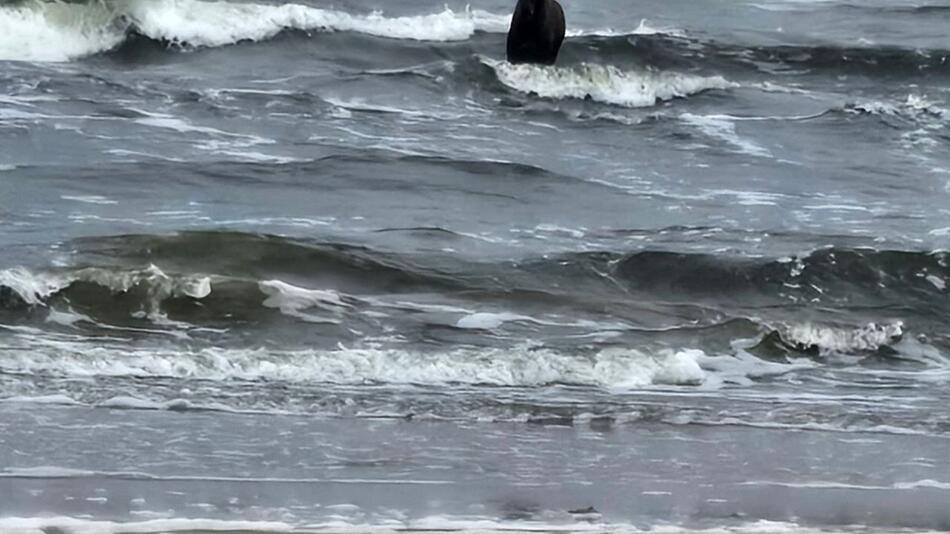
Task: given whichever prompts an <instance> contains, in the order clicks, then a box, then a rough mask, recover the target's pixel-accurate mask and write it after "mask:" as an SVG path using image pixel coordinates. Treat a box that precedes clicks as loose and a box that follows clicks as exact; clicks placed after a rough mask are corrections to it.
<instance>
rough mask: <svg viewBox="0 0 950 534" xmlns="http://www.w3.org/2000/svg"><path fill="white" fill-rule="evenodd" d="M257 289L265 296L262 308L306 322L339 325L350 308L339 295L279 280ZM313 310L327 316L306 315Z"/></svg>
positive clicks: (261, 284)
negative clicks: (272, 309) (324, 313)
mask: <svg viewBox="0 0 950 534" xmlns="http://www.w3.org/2000/svg"><path fill="white" fill-rule="evenodd" d="M258 287H259V288H260V290H261V292H262V293H264V294H265V295H267V298H266V299H265V300H264V306H266V307H268V308H275V309H278V310H280V311H281V313H285V314H287V315H290V316H293V317H297V318H298V319H303V320H304V321H308V322H313V323H332V324H337V323H340V320H341V317H342V316H343V313H344V312H345V310H346V309H347V308H349V307H350V305H349V304H347V303H346V302H345V301H344V300H343V297H342V296H341V295H340V294H339V293H337V292H336V291H333V290H330V289H305V288H302V287H297V286H294V285H291V284H288V283H286V282H282V281H280V280H267V281H264V282H261V283H259V284H258ZM313 309H319V310H322V311H324V312H327V313H328V314H329V316H327V315H316V314H314V313H307V310H313Z"/></svg>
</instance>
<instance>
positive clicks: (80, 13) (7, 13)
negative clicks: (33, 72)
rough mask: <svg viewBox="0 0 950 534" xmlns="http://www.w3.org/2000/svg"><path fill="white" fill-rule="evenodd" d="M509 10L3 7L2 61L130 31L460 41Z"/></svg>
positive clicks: (163, 4) (116, 4) (224, 41)
mask: <svg viewBox="0 0 950 534" xmlns="http://www.w3.org/2000/svg"><path fill="white" fill-rule="evenodd" d="M507 26H508V16H505V15H496V14H492V13H489V12H486V11H481V10H471V9H468V10H465V11H462V12H455V11H452V10H451V9H448V8H446V9H444V10H443V11H441V12H438V13H431V14H423V15H417V16H402V17H387V16H385V15H383V14H382V13H379V12H373V13H367V14H352V13H347V12H345V11H337V10H332V9H320V8H314V7H308V6H304V5H298V4H284V5H280V6H276V5H260V4H252V3H247V4H245V3H230V2H225V1H217V2H215V1H202V0H131V1H128V2H120V1H117V0H116V1H107V0H100V1H92V2H86V3H69V4H62V3H58V2H56V3H53V2H41V1H38V0H34V1H31V2H26V3H23V4H21V5H18V6H16V7H6V8H0V30H2V33H0V35H2V37H0V60H20V61H67V60H70V59H75V58H79V57H83V56H88V55H92V54H96V53H99V52H105V51H107V50H111V49H112V48H115V47H116V46H118V45H119V44H120V43H122V42H123V41H124V40H125V39H126V38H127V36H128V35H129V34H130V33H138V34H141V35H144V36H145V37H147V38H149V39H153V40H156V41H162V42H166V43H169V44H173V45H179V46H190V47H216V46H224V45H229V44H234V43H238V42H241V41H262V40H266V39H270V38H272V37H274V36H275V35H277V34H279V33H281V32H283V31H285V30H299V31H351V32H359V33H364V34H368V35H374V36H378V37H388V38H393V39H413V40H421V41H458V40H464V39H468V38H469V37H471V36H472V35H473V34H474V33H475V32H477V31H492V32H503V31H506V30H507Z"/></svg>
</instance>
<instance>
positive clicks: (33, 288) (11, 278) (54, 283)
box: [0, 265, 211, 321]
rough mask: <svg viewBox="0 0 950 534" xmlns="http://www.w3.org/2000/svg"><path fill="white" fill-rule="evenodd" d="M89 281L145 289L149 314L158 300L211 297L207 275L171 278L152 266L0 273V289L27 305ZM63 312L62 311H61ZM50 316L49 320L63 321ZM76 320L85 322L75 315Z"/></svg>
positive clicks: (119, 290) (117, 288)
mask: <svg viewBox="0 0 950 534" xmlns="http://www.w3.org/2000/svg"><path fill="white" fill-rule="evenodd" d="M78 281H82V282H89V283H93V284H96V285H100V286H102V287H106V288H109V289H110V290H111V291H113V292H115V293H124V292H127V291H129V290H131V289H132V288H133V287H136V286H139V285H144V286H146V287H147V288H148V295H149V301H148V302H147V303H146V304H148V306H149V309H148V310H146V311H147V312H148V313H149V314H151V313H153V312H156V311H157V310H158V306H159V304H160V303H161V301H163V300H165V299H167V298H171V297H191V298H195V299H203V298H205V297H207V296H208V295H210V294H211V279H210V278H209V277H206V276H184V277H171V276H168V275H167V274H165V273H164V272H162V270H161V269H159V268H158V267H156V266H155V265H151V266H149V267H148V268H146V269H141V270H130V271H117V270H111V269H102V268H95V267H90V268H86V269H79V270H76V271H71V272H69V273H34V272H32V271H29V270H27V269H24V268H21V267H16V268H13V269H5V270H0V287H7V288H9V289H10V290H12V291H13V292H14V293H16V294H17V295H19V297H20V298H21V299H22V300H23V301H24V302H25V303H27V304H29V305H34V306H36V305H40V306H42V305H45V302H46V299H47V298H49V297H50V296H51V295H53V294H55V293H58V292H59V291H62V290H63V289H65V288H67V287H69V285H70V284H72V283H74V282H78ZM64 313H65V312H64ZM63 318H64V317H58V316H56V315H53V316H52V317H51V319H52V320H54V321H55V320H56V319H63ZM76 319H77V320H82V319H85V317H84V316H77V317H76Z"/></svg>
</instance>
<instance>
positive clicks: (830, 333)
mask: <svg viewBox="0 0 950 534" xmlns="http://www.w3.org/2000/svg"><path fill="white" fill-rule="evenodd" d="M903 335H904V324H903V323H902V322H901V321H895V322H893V323H886V324H875V323H872V324H868V325H865V326H863V327H861V328H855V329H848V328H834V327H829V326H822V325H816V324H812V323H803V324H796V325H792V326H789V327H788V328H787V329H786V330H785V332H784V333H783V337H785V338H786V340H787V341H789V342H791V343H795V344H798V345H801V346H804V347H816V348H817V349H818V350H819V351H820V352H821V353H822V354H827V353H844V354H847V353H854V352H865V351H875V350H878V349H879V348H881V347H883V346H886V345H893V344H894V343H895V342H897V341H898V340H900V338H901V337H902V336H903Z"/></svg>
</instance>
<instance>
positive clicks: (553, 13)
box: [508, 0, 564, 65]
mask: <svg viewBox="0 0 950 534" xmlns="http://www.w3.org/2000/svg"><path fill="white" fill-rule="evenodd" d="M563 41H564V10H563V9H561V4H558V3H557V2H556V1H555V0H518V5H517V6H515V14H514V16H512V17H511V28H509V29H508V61H509V62H511V63H539V64H541V65H553V64H554V62H555V61H557V53H558V51H559V50H560V49H561V43H562V42H563Z"/></svg>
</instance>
